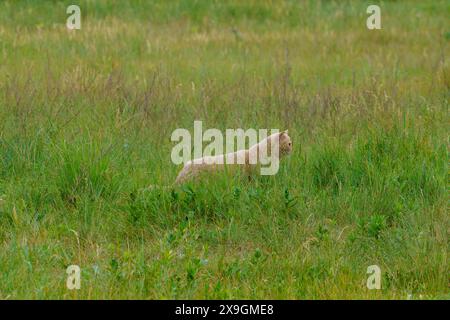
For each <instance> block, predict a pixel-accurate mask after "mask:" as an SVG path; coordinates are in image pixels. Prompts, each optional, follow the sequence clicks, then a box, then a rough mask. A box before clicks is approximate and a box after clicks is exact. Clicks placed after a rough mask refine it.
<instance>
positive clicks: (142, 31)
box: [0, 1, 450, 299]
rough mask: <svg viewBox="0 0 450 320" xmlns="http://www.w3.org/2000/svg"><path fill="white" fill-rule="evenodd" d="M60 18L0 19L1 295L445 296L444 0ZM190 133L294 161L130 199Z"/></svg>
mask: <svg viewBox="0 0 450 320" xmlns="http://www.w3.org/2000/svg"><path fill="white" fill-rule="evenodd" d="M68 4H69V3H66V2H65V1H40V2H39V4H37V3H36V2H34V1H4V2H2V3H1V4H0V56H1V63H0V88H1V89H0V248H1V249H0V298H4V299H16V298H31V299H33V298H57V299H60V298H63V299H72V298H81V299H88V298H114V299H116V298H138V299H144V298H145V299H146V298H219V299H221V298H282V299H304V298H308V299H315V298H322V299H324V298H325V299H328V298H331V299H336V298H399V299H405V298H407V297H408V295H410V294H412V297H413V298H426V299H433V298H443V297H445V298H448V271H449V268H448V230H449V219H448V213H447V196H448V194H447V171H448V167H447V163H448V155H447V152H448V151H447V150H448V149H447V146H448V130H447V126H448V98H449V96H448V93H449V74H448V72H449V63H448V59H446V58H447V53H448V40H449V37H448V33H449V32H450V26H449V23H448V19H447V16H448V13H449V11H450V7H449V5H448V4H447V2H446V1H408V2H406V1H384V2H382V3H381V9H382V30H378V31H369V30H367V29H366V27H365V19H366V17H367V15H366V13H365V10H366V3H365V2H363V1H342V2H341V1H339V2H338V1H303V2H297V1H250V2H247V3H245V4H243V3H242V2H241V1H226V2H222V1H171V2H167V1H133V2H125V1H80V7H81V11H82V15H83V20H82V29H81V30H78V31H72V32H70V31H68V30H67V29H66V28H65V25H64V23H65V19H66V14H65V8H66V6H67V5H68ZM194 120H203V123H204V126H206V127H208V128H219V129H226V128H255V129H259V128H280V129H289V134H290V136H291V137H292V139H293V142H294V152H293V154H292V155H291V156H289V157H288V158H286V159H283V160H284V161H282V162H281V167H280V171H279V173H278V174H277V175H275V176H271V177H264V176H260V177H256V178H255V179H254V180H253V181H251V182H248V181H247V180H245V179H241V178H239V177H230V176H219V177H216V178H213V179H206V180H205V181H204V182H203V183H201V184H190V185H186V186H183V187H181V188H169V189H164V188H162V189H159V188H156V189H146V187H148V186H149V185H154V184H157V185H161V186H164V185H170V184H171V183H172V182H173V181H174V179H175V177H176V174H177V172H178V170H179V169H180V168H179V167H177V166H175V165H173V164H172V162H171V161H170V152H171V148H172V147H173V144H172V143H171V142H170V134H171V132H172V131H173V130H174V129H176V128H187V129H189V130H193V121H194ZM71 264H76V265H79V266H80V267H81V269H82V283H81V289H80V290H78V291H77V290H75V291H71V290H68V289H67V288H66V276H67V275H66V273H65V270H66V268H67V266H69V265H71ZM373 264H376V265H379V266H380V268H381V270H382V289H381V290H368V289H367V287H366V280H367V276H368V275H367V274H366V270H367V267H368V266H369V265H373Z"/></svg>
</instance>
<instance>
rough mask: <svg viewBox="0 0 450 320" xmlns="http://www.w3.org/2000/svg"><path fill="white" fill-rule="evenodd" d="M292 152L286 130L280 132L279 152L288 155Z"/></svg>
mask: <svg viewBox="0 0 450 320" xmlns="http://www.w3.org/2000/svg"><path fill="white" fill-rule="evenodd" d="M291 152H292V140H291V137H289V135H288V131H287V130H286V131H283V132H281V133H280V154H281V155H288V154H290V153H291Z"/></svg>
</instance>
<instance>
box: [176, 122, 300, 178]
mask: <svg viewBox="0 0 450 320" xmlns="http://www.w3.org/2000/svg"><path fill="white" fill-rule="evenodd" d="M272 146H274V147H276V146H278V150H275V149H274V148H272ZM274 150H275V152H273V151H274ZM291 151H292V141H291V138H290V137H289V135H288V131H287V130H286V131H283V132H278V133H274V134H272V135H270V136H268V137H267V138H265V139H263V140H261V141H260V142H259V143H257V144H255V145H253V146H252V147H250V148H249V149H246V150H239V151H236V152H233V153H227V154H224V155H217V156H206V157H203V158H199V159H194V160H193V161H188V162H186V164H185V165H184V167H183V169H182V170H181V171H180V173H179V174H178V176H177V179H176V180H175V185H179V184H183V183H185V182H188V181H195V180H196V179H198V178H199V177H200V175H202V174H204V173H206V174H209V173H215V172H218V171H225V170H227V171H234V170H242V172H243V173H244V174H246V175H248V176H250V175H251V174H253V173H254V172H255V171H256V168H260V167H261V165H262V164H263V163H262V161H263V159H264V157H262V158H261V157H260V155H261V153H263V154H264V155H265V156H266V158H267V159H269V158H271V159H272V160H275V161H279V159H280V158H281V157H283V156H285V155H288V154H290V153H291ZM274 157H276V159H274ZM264 164H267V162H265V163H264ZM277 170H278V167H277Z"/></svg>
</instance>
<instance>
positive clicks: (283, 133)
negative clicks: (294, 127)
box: [280, 130, 288, 136]
mask: <svg viewBox="0 0 450 320" xmlns="http://www.w3.org/2000/svg"><path fill="white" fill-rule="evenodd" d="M287 134H288V130H284V131H282V132H281V133H280V136H284V135H286V136H287Z"/></svg>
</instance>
